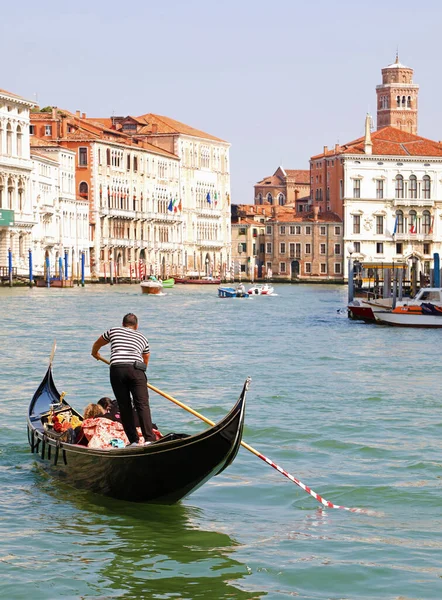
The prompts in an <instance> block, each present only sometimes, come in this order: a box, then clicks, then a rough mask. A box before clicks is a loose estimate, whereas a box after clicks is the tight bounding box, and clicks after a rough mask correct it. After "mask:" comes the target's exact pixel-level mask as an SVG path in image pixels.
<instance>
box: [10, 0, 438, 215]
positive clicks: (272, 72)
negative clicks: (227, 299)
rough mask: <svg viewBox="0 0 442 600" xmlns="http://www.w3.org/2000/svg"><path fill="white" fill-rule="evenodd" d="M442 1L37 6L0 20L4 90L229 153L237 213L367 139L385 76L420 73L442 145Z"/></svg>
mask: <svg viewBox="0 0 442 600" xmlns="http://www.w3.org/2000/svg"><path fill="white" fill-rule="evenodd" d="M441 22H442V2H440V1H439V0H427V1H426V2H424V3H422V2H421V3H416V2H411V1H410V0H402V1H401V2H393V1H392V0H383V1H380V0H372V1H370V2H360V1H357V0H337V1H335V2H330V1H324V0H316V1H314V2H305V1H298V0H273V2H270V1H262V0H223V1H222V2H220V1H216V2H214V1H211V0H206V1H202V0H162V1H160V2H152V1H151V0H132V2H127V3H125V2H121V1H120V2H115V1H114V0H107V1H103V0H89V1H85V0H76V1H72V2H68V1H66V0H57V1H55V0H40V1H39V2H35V1H33V2H29V0H25V1H24V2H7V3H2V8H1V36H0V53H1V54H0V55H1V57H2V64H1V70H0V75H1V76H0V88H4V89H7V90H8V91H11V92H14V93H17V94H20V95H22V96H25V97H27V98H30V99H34V98H35V94H37V98H38V102H39V104H40V105H41V106H46V105H56V106H59V107H64V108H66V109H69V110H72V111H75V110H81V111H82V112H86V113H87V114H88V116H101V117H106V116H110V115H111V114H112V113H115V114H117V115H126V114H133V115H137V114H143V113H146V112H155V113H158V114H163V115H167V116H169V117H172V118H174V119H178V120H179V121H183V122H184V123H187V124H189V125H192V126H194V127H196V128H199V129H202V130H203V131H207V132H208V133H211V134H213V135H216V136H218V137H221V138H223V139H225V140H227V141H229V142H230V143H231V144H232V147H231V171H232V173H231V175H232V202H235V203H243V202H252V201H253V185H254V184H255V183H256V182H257V181H258V180H259V179H261V178H263V177H265V176H267V175H269V174H271V173H273V172H274V171H275V170H276V168H277V167H278V165H280V164H282V165H283V166H284V167H286V168H289V169H306V168H308V160H309V157H310V156H311V155H313V154H316V153H318V152H321V151H322V147H323V146H324V145H328V146H332V145H333V144H334V143H335V142H340V143H344V142H346V141H350V140H351V139H354V138H356V137H358V136H359V135H362V134H363V129H364V118H365V114H366V112H367V110H369V111H370V112H371V113H372V114H373V116H374V117H375V112H376V111H375V108H376V103H375V98H376V97H375V86H376V85H377V84H378V83H380V82H381V68H382V67H384V66H387V65H388V64H389V63H391V62H393V61H394V58H395V53H396V47H397V46H399V56H400V60H401V62H403V63H404V64H406V65H408V66H410V67H412V68H414V70H415V74H414V81H415V82H416V83H418V84H419V85H420V86H421V89H420V94H419V103H420V104H419V133H420V135H423V136H425V137H429V138H432V139H437V140H439V139H442V120H441V99H442V94H441V87H442V84H441V76H440V64H441V54H442V50H441V47H440V43H439V40H440V24H441Z"/></svg>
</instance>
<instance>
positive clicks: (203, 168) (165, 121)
mask: <svg viewBox="0 0 442 600" xmlns="http://www.w3.org/2000/svg"><path fill="white" fill-rule="evenodd" d="M100 121H101V122H102V123H105V124H106V125H107V126H109V127H111V128H113V129H114V130H116V131H118V132H121V133H125V134H127V135H128V136H130V137H132V138H133V139H140V140H144V141H146V142H148V143H149V144H152V145H153V146H155V147H157V148H158V149H162V150H163V151H166V152H168V153H170V155H173V156H175V157H176V158H177V159H178V160H179V161H180V176H179V190H178V196H177V199H178V203H179V205H180V207H182V209H181V212H180V214H181V215H182V227H181V232H182V245H183V258H182V271H183V272H184V273H192V272H193V273H199V274H204V273H206V274H211V273H213V274H218V275H224V274H225V273H226V271H227V269H228V265H229V264H230V261H231V229H230V227H231V224H230V159H229V147H230V144H228V143H227V142H225V141H224V140H221V139H219V138H216V137H215V136H212V135H210V134H207V133H205V132H203V131H200V130H197V129H194V128H193V127H190V126H188V125H185V124H184V123H180V122H179V121H175V120H174V119H170V118H168V117H164V116H160V115H155V114H152V113H148V114H145V115H142V116H140V117H132V116H128V117H112V119H100Z"/></svg>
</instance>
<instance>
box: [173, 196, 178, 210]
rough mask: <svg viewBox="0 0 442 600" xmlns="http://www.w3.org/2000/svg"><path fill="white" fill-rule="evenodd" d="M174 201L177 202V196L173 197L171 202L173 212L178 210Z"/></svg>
mask: <svg viewBox="0 0 442 600" xmlns="http://www.w3.org/2000/svg"><path fill="white" fill-rule="evenodd" d="M176 203H177V198H174V201H173V202H172V207H173V212H176V211H177V210H178V208H177V206H176Z"/></svg>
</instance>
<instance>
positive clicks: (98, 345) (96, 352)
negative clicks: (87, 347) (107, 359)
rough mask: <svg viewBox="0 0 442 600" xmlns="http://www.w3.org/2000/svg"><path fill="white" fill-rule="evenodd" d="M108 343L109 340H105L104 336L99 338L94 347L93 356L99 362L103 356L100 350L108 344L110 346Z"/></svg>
mask: <svg viewBox="0 0 442 600" xmlns="http://www.w3.org/2000/svg"><path fill="white" fill-rule="evenodd" d="M108 343H109V342H108V341H107V340H105V339H104V337H103V336H102V335H100V337H99V338H98V340H97V341H96V342H95V343H94V345H93V346H92V352H91V354H92V356H93V357H94V358H96V359H97V360H100V358H101V356H100V353H99V350H100V348H102V347H103V346H106V344H108Z"/></svg>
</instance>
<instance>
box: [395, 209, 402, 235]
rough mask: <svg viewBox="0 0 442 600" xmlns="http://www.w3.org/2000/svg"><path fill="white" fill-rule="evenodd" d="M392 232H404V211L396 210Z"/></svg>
mask: <svg viewBox="0 0 442 600" xmlns="http://www.w3.org/2000/svg"><path fill="white" fill-rule="evenodd" d="M394 233H404V213H403V212H402V211H401V210H398V211H396V223H395V224H394Z"/></svg>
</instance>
